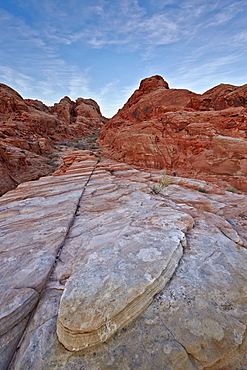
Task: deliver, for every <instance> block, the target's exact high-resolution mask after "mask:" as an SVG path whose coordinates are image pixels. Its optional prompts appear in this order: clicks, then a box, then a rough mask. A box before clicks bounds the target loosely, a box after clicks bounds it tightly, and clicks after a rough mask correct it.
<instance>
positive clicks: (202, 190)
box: [197, 186, 208, 194]
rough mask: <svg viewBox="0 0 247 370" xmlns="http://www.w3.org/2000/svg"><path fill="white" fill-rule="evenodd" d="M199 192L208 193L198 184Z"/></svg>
mask: <svg viewBox="0 0 247 370" xmlns="http://www.w3.org/2000/svg"><path fill="white" fill-rule="evenodd" d="M197 190H198V191H199V192H200V193H206V194H207V193H208V191H207V190H206V189H205V188H202V187H200V186H199V188H198V189H197Z"/></svg>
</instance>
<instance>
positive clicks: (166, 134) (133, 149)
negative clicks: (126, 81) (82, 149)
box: [99, 76, 247, 191]
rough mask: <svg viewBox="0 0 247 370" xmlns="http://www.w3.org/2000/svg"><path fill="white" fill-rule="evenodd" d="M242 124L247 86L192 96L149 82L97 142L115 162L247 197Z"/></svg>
mask: <svg viewBox="0 0 247 370" xmlns="http://www.w3.org/2000/svg"><path fill="white" fill-rule="evenodd" d="M246 122H247V84H246V85H243V86H233V85H229V84H221V85H218V86H216V87H214V88H212V89H210V90H208V91H206V92H205V93H204V94H196V93H193V92H191V91H189V90H185V89H173V88H169V86H168V84H167V82H165V81H164V80H163V78H162V77H161V76H153V77H150V78H147V79H145V80H143V81H142V82H141V83H140V87H139V89H137V90H136V91H135V92H134V93H133V95H132V96H131V97H130V98H129V100H128V101H127V102H126V104H125V105H124V107H123V108H122V109H120V110H119V111H118V113H117V114H116V115H115V116H114V117H113V118H111V119H110V120H109V121H108V123H107V124H106V125H105V126H104V127H103V128H102V130H101V134H100V137H99V142H100V144H101V148H102V150H103V153H104V154H105V155H106V156H108V157H111V158H114V159H117V160H119V161H124V162H126V163H129V164H134V165H137V166H139V167H143V168H163V169H166V171H167V173H169V174H172V173H173V172H174V173H176V174H178V175H179V176H185V177H189V178H198V179H204V180H207V181H211V182H214V183H216V184H218V185H220V186H225V187H228V186H229V185H230V186H232V187H235V188H237V189H241V190H244V191H247V151H246V148H247V137H246V127H247V126H246Z"/></svg>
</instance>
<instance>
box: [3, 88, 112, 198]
mask: <svg viewBox="0 0 247 370" xmlns="http://www.w3.org/2000/svg"><path fill="white" fill-rule="evenodd" d="M106 121H107V119H106V118H105V117H103V116H102V114H101V112H100V108H99V106H98V104H97V103H96V102H95V101H94V100H92V99H82V98H78V99H77V100H76V102H73V101H71V100H70V99H69V98H68V97H65V98H63V99H61V101H60V102H59V103H57V104H54V106H53V107H47V106H46V105H45V104H43V103H42V102H40V101H38V100H31V99H23V98H22V97H21V96H20V95H19V94H18V93H17V92H16V91H14V90H13V89H11V88H10V87H9V86H6V85H4V84H0V195H2V194H4V193H5V192H6V191H8V190H11V189H14V188H15V187H16V186H17V185H18V184H19V183H21V182H23V181H29V180H34V179H38V178H39V177H41V176H45V175H48V174H49V173H50V172H51V170H52V165H53V163H52V161H51V160H50V161H49V159H50V158H49V157H48V158H47V157H45V155H47V154H49V153H50V154H52V152H54V151H55V150H54V143H56V142H59V141H65V140H69V139H74V138H82V137H85V136H88V135H92V134H94V133H95V132H97V131H98V130H99V129H100V128H101V127H102V125H103V124H104V123H105V122H106Z"/></svg>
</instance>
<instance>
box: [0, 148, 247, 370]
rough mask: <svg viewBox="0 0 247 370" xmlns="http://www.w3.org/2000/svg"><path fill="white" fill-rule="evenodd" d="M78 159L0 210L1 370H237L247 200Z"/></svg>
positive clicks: (83, 156)
mask: <svg viewBox="0 0 247 370" xmlns="http://www.w3.org/2000/svg"><path fill="white" fill-rule="evenodd" d="M161 175H162V172H161V171H154V170H152V171H145V172H144V171H139V170H137V169H135V168H133V167H131V166H130V165H127V164H124V163H117V162H115V161H113V160H109V159H103V160H101V161H100V160H99V158H97V157H95V155H94V154H92V153H90V152H85V151H78V152H74V153H71V154H69V155H68V156H67V157H65V159H64V164H63V165H62V166H61V167H60V168H59V169H58V170H57V171H56V172H55V173H54V174H53V176H48V177H43V178H41V179H39V180H38V181H32V182H26V183H22V184H21V185H19V186H18V187H17V189H15V190H12V191H9V192H8V193H6V194H5V195H3V196H2V197H1V199H0V211H1V212H0V215H1V223H0V227H1V233H0V237H1V241H0V246H1V269H0V274H1V279H0V280H1V286H0V310H1V314H0V368H1V369H2V370H5V369H7V368H8V369H11V370H21V369H22V370H24V369H25V370H26V369H29V370H44V369H64V370H65V369H66V370H67V369H75V370H80V369H84V370H106V369H107V370H109V369H112V370H116V369H119V370H123V369H131V370H132V369H141V370H150V369H154V370H161V369H162V370H163V369H166V370H185V369H186V370H192V369H193V370H197V369H198V370H203V369H204V370H206V369H207V370H222V369H227V370H228V369H229V370H230V369H231V370H240V369H246V368H247V331H246V326H247V314H246V303H247V263H246V262H247V249H246V248H247V227H246V226H247V197H246V196H245V195H243V194H233V193H231V192H226V191H223V190H222V189H220V188H219V187H217V186H215V185H212V184H209V183H206V182H204V181H199V180H190V179H186V178H182V177H178V176H177V177H172V176H165V175H162V176H161Z"/></svg>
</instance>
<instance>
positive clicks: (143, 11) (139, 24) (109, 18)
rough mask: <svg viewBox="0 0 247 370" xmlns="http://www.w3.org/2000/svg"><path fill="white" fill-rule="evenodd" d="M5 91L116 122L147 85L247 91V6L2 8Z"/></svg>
mask: <svg viewBox="0 0 247 370" xmlns="http://www.w3.org/2000/svg"><path fill="white" fill-rule="evenodd" d="M0 27H1V32H0V83H4V84H6V85H8V86H10V87H12V88H13V89H15V90H16V91H18V92H19V93H20V94H21V95H22V96H23V98H31V99H38V100H41V101H43V102H44V103H45V104H46V105H53V104H54V103H55V102H58V101H59V100H60V99H62V98H63V97H64V96H69V97H70V98H71V99H72V100H76V99H77V98H78V97H82V98H92V99H94V100H96V101H97V103H98V104H99V105H100V108H101V112H102V113H103V115H105V116H106V117H108V118H110V117H112V116H113V115H114V114H115V113H116V112H117V111H118V109H120V108H122V106H123V105H124V103H125V102H126V100H127V99H128V98H129V97H130V95H131V94H132V93H133V92H134V90H135V89H137V88H138V86H139V83H140V81H141V80H142V79H144V78H146V77H150V76H153V75H157V74H158V75H161V76H162V77H163V78H164V79H165V80H166V81H167V82H168V83H169V86H170V88H185V89H188V90H191V91H194V92H197V93H203V92H204V91H206V90H208V89H210V88H212V87H213V86H216V85H218V84H220V83H230V84H233V85H243V84H246V83H247V0H239V1H229V0H207V1H206V0H180V1H179V0H95V1H94V0H41V1H39V0H0Z"/></svg>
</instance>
